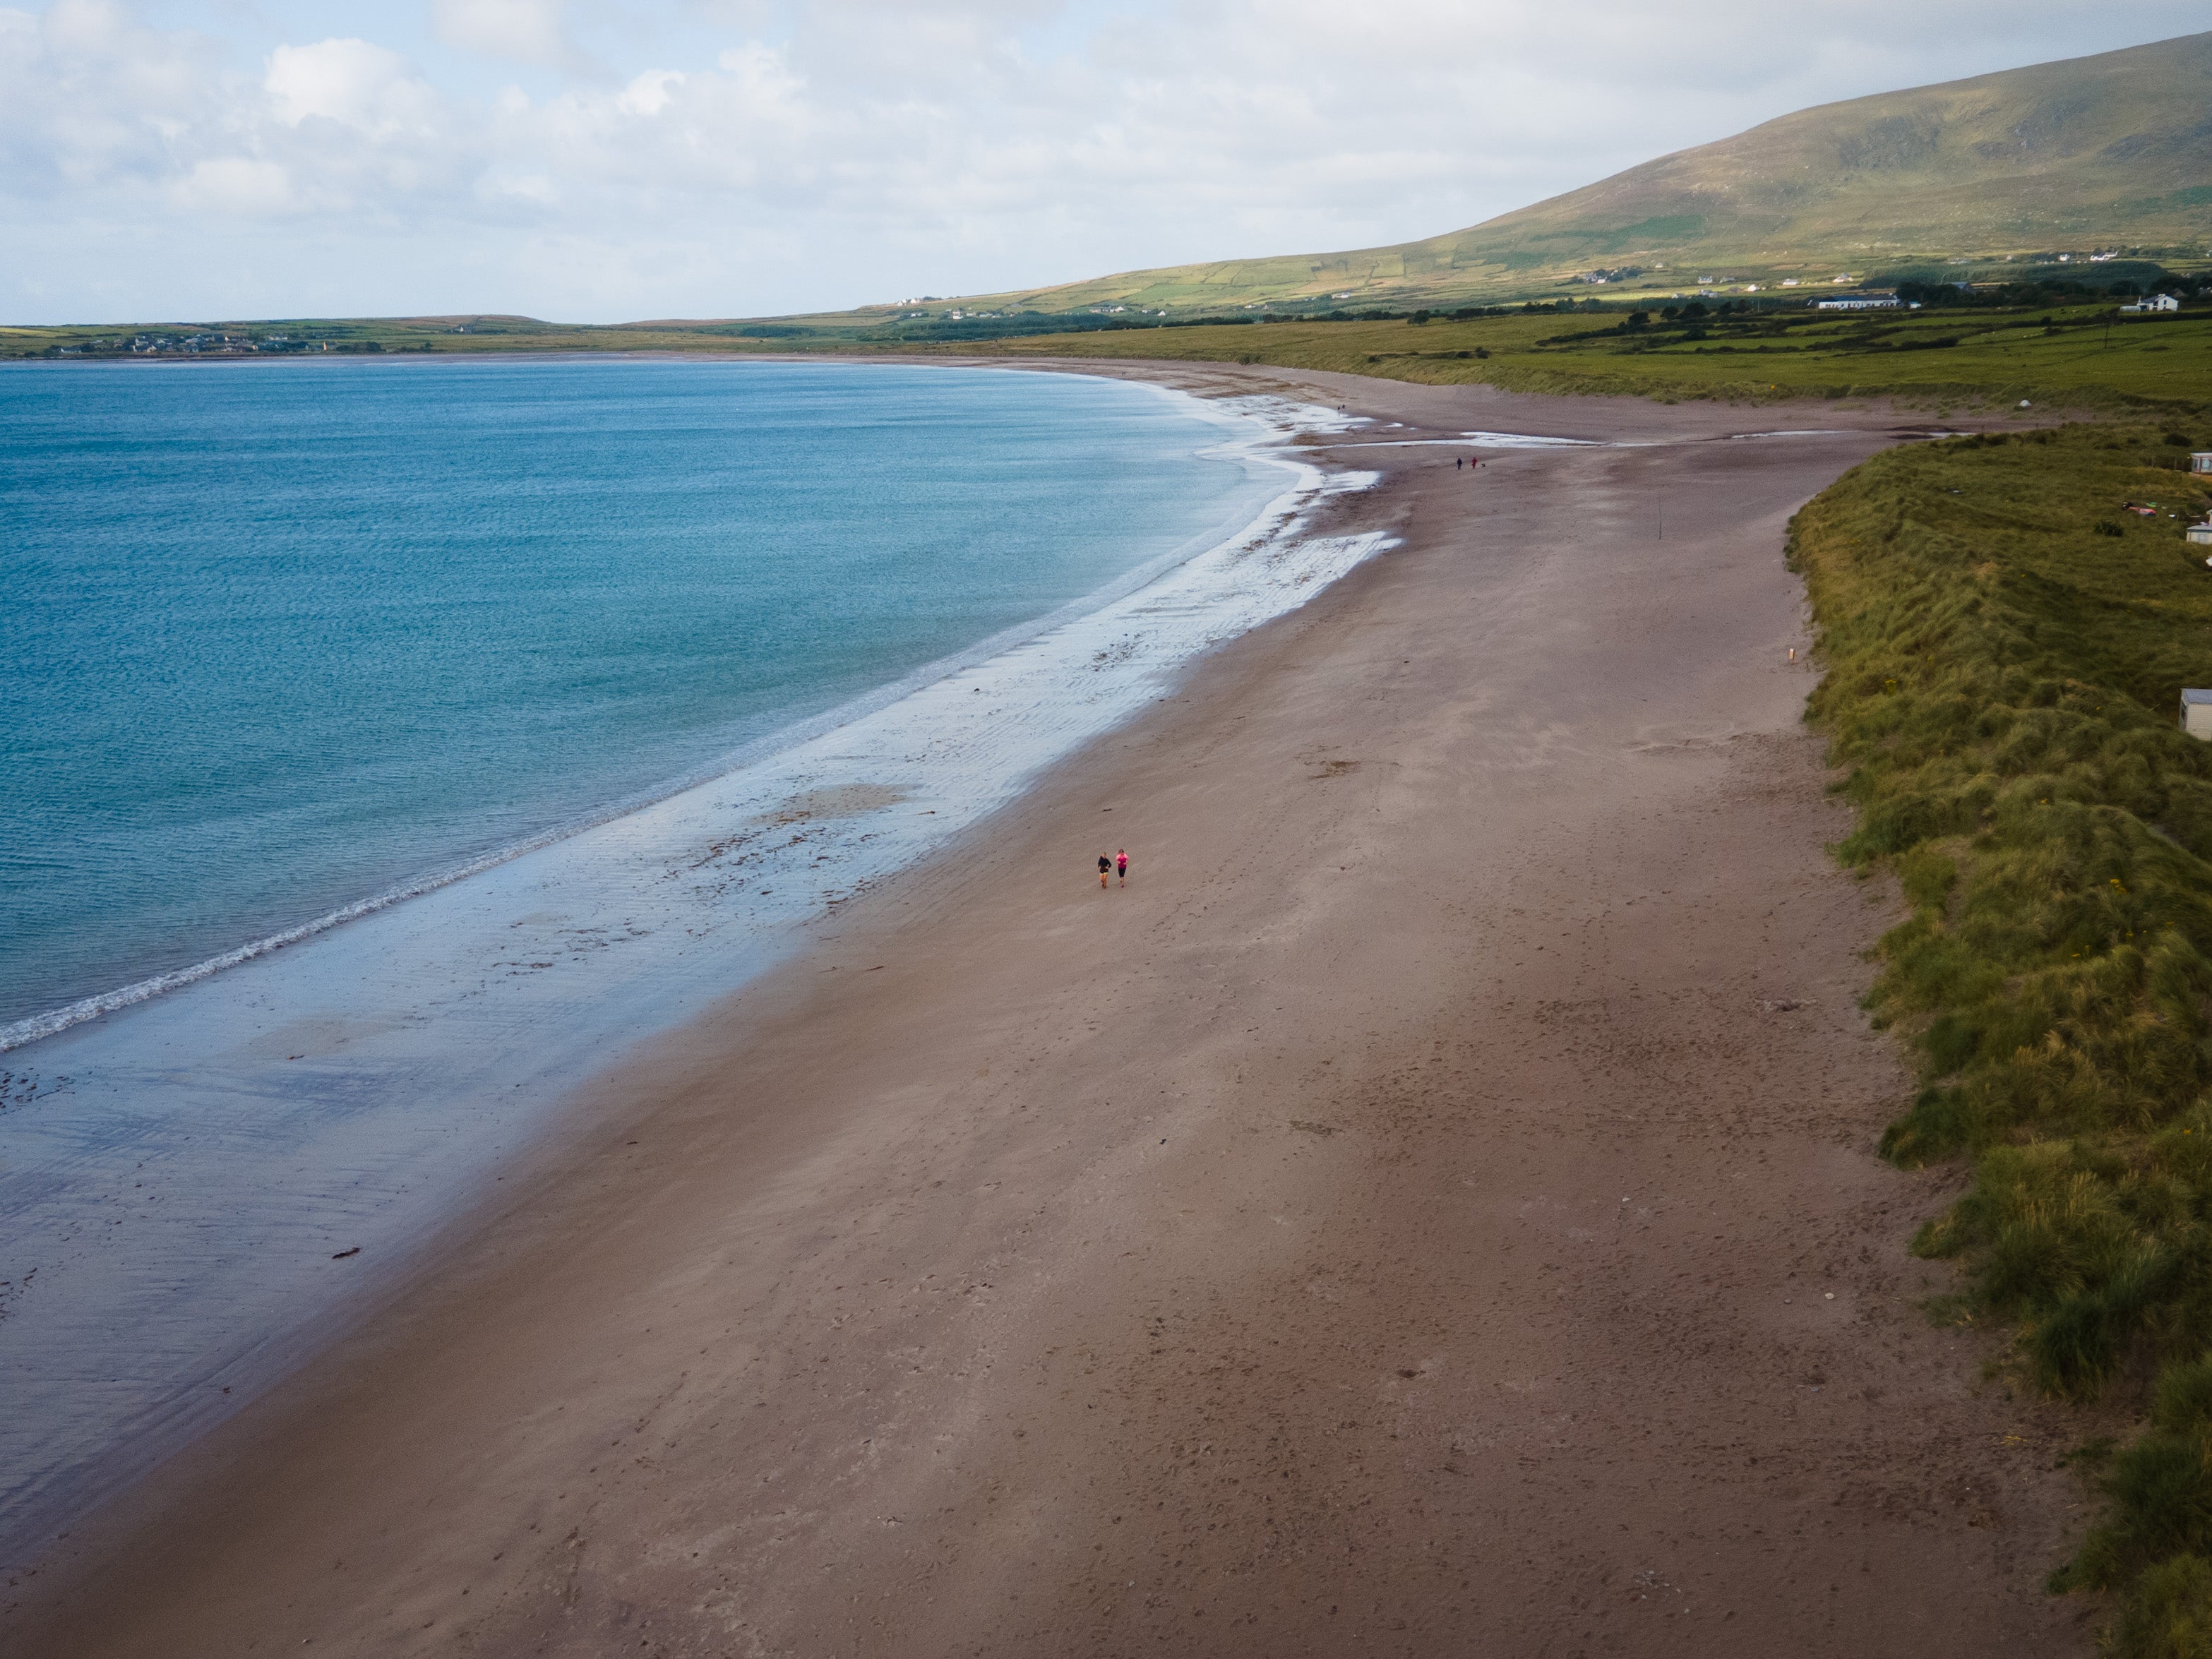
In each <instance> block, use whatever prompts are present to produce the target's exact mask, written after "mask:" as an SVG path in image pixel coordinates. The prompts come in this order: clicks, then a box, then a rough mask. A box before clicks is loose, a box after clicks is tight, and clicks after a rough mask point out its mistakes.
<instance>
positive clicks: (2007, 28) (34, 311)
mask: <svg viewBox="0 0 2212 1659" xmlns="http://www.w3.org/2000/svg"><path fill="white" fill-rule="evenodd" d="M2204 19H2205V14H2204V12H2203V6H2202V4H2201V0H2136V3H2133V4H2130V5H2126V6H2118V5H2113V6H2101V7H2091V6H2085V5H2083V4H2081V0H1911V3H1907V0H1857V3H1851V4H1845V5H1836V6H1802V7H1783V8H1779V9H1778V8H1777V7H1775V6H1774V5H1773V4H1772V3H1771V0H1757V3H1739V0H1675V3H1672V4H1667V5H1655V4H1653V3H1651V0H1579V3H1572V4H1568V3H1561V0H1132V3H1115V0H1105V3H1101V4H1091V5H1081V6H1076V5H1066V4H1060V3H1056V0H905V3H889V0H812V3H809V0H382V3H364V0H63V3H58V4H54V5H50V6H46V7H43V8H41V7H33V8H32V9H12V8H8V7H0V216H4V217H0V320H6V321H11V322H85V321H124V320H139V319H170V318H179V319H197V318H226V319H227V318H247V317H274V316H305V315H318V316H329V315H364V314H368V315H395V314H401V313H443V312H454V311H510V312H525V313H531V314H532V315H536V316H541V317H550V318H559V319H570V320H575V321H602V322H604V321H615V320H620V319H637V318H648V317H717V316H748V315H763V314H769V313H780V312H789V311H798V310H812V309H824V308H831V307H845V306H850V305H858V304H863V303H866V302H868V301H884V300H896V299H901V298H903V297H906V296H908V295H918V294H923V293H928V294H938V295H958V294H972V293H981V292H987V291H989V290H992V289H1006V288H1015V287H1024V286H1029V285H1032V284H1039V283H1051V282H1060V281H1068V280H1073V279H1076V278H1079V277H1084V276H1097V275H1100V274H1103V273H1104V272H1107V271H1112V270H1128V269H1133V268H1135V267H1139V266H1144V265H1154V264H1179V263H1182V262H1183V261H1187V260H1195V259H1212V258H1232V257H1236V256H1238V255H1244V254H1263V253H1278V252H1303V251H1309V250H1317V249H1328V248H1342V247H1357V246H1367V245H1371V244H1374V243H1378V242H1390V241H1398V240H1405V239H1407V238H1411V237H1415V236H1425V235H1430V234H1434V233H1436V232H1439V231H1444V230H1450V229H1455V228H1458V227H1460V226H1462V225H1468V224H1473V223H1474V222H1478V221H1480V220H1482V219H1485V218H1487V217H1488V216H1491V215H1492V214H1495V213H1499V212H1503V211H1504V210H1507V209H1509V208H1514V207H1518V206H1521V205H1522V204H1525V203H1528V202H1531V201H1535V200H1538V199H1541V197H1546V196H1550V195H1553V194H1556V193H1557V192H1559V191H1563V190H1568V189H1571V188H1572V187H1574V186H1575V185H1580V184H1585V183H1587V182H1589V180H1591V179H1597V178H1601V177H1603V176H1604V175H1605V174H1607V173H1612V172H1615V171H1617V170H1618V169H1620V168H1621V167H1626V166H1629V165H1632V163H1634V162H1636V161H1642V160H1644V159H1646V158H1647V157H1650V156H1651V155H1658V154H1661V153H1662V152H1664V151H1667V150H1670V149H1680V148H1682V147H1683V146H1685V145H1688V144H1694V143H1703V142H1705V140H1708V139H1712V138H1718V137H1724V136H1726V135H1727V134H1729V133H1731V132H1735V131H1740V130H1741V129H1742V128H1745V127H1747V126H1751V125H1755V124H1756V123H1758V122H1759V121H1762V120H1765V119H1767V118H1770V117H1772V116H1776V115H1780V114H1784V113H1786V112H1789V111H1790V110H1794V109H1798V108H1802V107H1803V106H1806V105H1808V104H1814V103H1821V102H1826V101H1827V100H1832V99H1837V98H1848V97H1853V96H1856V95H1857V94H1863V93H1869V92H1881V91H1886V90H1889V89H1891V88H1898V87H1905V86H1914V85H1919V84H1923V83H1925V82H1932V81H1942V80H1949V79H1954V78H1955V77H1958V76H1966V75H1973V74H1979V73H1982V72H1984V71H1986V70H1996V69H2008V68H2014V67H2016V66H2018V65H2021V64H2032V63H2039V62H2043V61H2045V60H2047V59H2050V58H2067V57H2074V56H2076V55H2079V54H2082V53H2087V52H2103V51H2108V50H2111V49H2112V48H2114V47H2118V46H2134V45H2137V44H2140V43H2141V42H2143V41H2147V40H2159V39H2162V38H2166V37H2167V36H2171V35H2175V34H2180V33H2187V32H2189V31H2190V30H2191V29H2193V28H2201V27H2203V26H2204Z"/></svg>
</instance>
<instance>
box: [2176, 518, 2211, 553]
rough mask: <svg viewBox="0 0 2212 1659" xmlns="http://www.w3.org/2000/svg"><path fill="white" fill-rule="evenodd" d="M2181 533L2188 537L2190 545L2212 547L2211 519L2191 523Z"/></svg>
mask: <svg viewBox="0 0 2212 1659" xmlns="http://www.w3.org/2000/svg"><path fill="white" fill-rule="evenodd" d="M2182 533H2183V534H2184V535H2185V536H2187V537H2188V538H2189V544H2190V545H2191V547H2212V520H2207V521H2206V522H2205V523H2203V524H2193V525H2191V526H2189V528H2188V529H2187V530H2185V532H2182Z"/></svg>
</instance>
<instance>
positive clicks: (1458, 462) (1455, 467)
mask: <svg viewBox="0 0 2212 1659" xmlns="http://www.w3.org/2000/svg"><path fill="white" fill-rule="evenodd" d="M1465 465H1467V457H1466V456H1464V455H1460V456H1456V457H1455V458H1454V459H1453V461H1452V471H1455V472H1456V471H1459V470H1460V468H1462V467H1463V466H1465Z"/></svg>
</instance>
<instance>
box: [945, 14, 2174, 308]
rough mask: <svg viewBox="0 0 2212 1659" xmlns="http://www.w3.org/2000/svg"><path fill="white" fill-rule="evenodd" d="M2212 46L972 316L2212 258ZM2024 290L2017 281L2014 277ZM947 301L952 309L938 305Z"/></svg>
mask: <svg viewBox="0 0 2212 1659" xmlns="http://www.w3.org/2000/svg"><path fill="white" fill-rule="evenodd" d="M2208 239H2212V33H2204V34H2194V35H2187V36H2184V37H2182V38H2180V39H2179V40H2165V41H2160V42H2157V43H2155V44H2153V45H2150V46H2132V47H2130V48H2128V49H2126V50H2125V51H2122V52H2105V53H2101V54H2100V55H2099V56H2096V57H2093V58H2069V59H2066V60H2064V61H2062V62H2059V63H2055V64H2037V65H2034V66H2033V67H2032V68H2028V69H2020V70H2004V71H2002V72H2001V73H1998V74H1995V75H1982V76H1975V77H1973V78H1972V79H1971V80H1966V81H1952V82H1946V83H1944V84H1942V85H1940V86H1932V87H1920V88H1914V89H1913V90H1911V91H1908V92H1892V93H1882V94H1877V95H1876V96H1874V97H1870V98H1855V99H1851V100H1848V101H1847V102H1844V103H1838V104H1825V105H1821V106H1818V107H1816V108H1813V109H1808V110H1802V111H1800V112H1797V113H1796V114H1794V115H1785V116H1784V117H1782V118H1780V119H1778V120H1774V121H1769V122H1766V123H1765V125H1761V126H1757V127H1753V128H1752V129H1751V130H1750V131H1748V132H1744V133H1740V134H1738V135H1737V136H1735V137H1733V138H1723V139H1722V140H1720V141H1719V142H1718V143H1711V144H1703V145H1699V147H1698V148H1696V149H1686V150H1680V151H1678V152H1676V153H1675V154H1674V155H1662V156H1661V157H1660V158H1659V159H1657V160H1656V161H1646V162H1644V163H1643V164H1642V165H1641V166H1638V167H1631V168H1629V169H1628V171H1626V173H1615V174H1614V175H1613V177H1612V178H1610V179H1601V180H1600V181H1599V182H1597V183H1596V184H1594V185H1585V186H1583V188H1582V189H1580V190H1576V191H1569V192H1567V194H1565V195H1564V196H1555V197H1553V198H1552V199H1551V200H1549V201H1546V202H1539V203H1537V204H1535V205H1534V206H1533V207H1526V208H1521V209H1518V210H1516V211H1514V212H1511V213H1507V214H1504V215H1501V216H1499V217H1498V218H1495V219H1492V220H1489V221H1487V222H1485V223H1482V224H1480V225H1475V226H1473V227H1471V228H1468V229H1466V230H1457V231H1452V232H1449V233H1448V234H1444V235H1441V236H1432V237H1430V238H1428V239H1427V240H1424V241H1418V242H1404V243H1401V244H1398V245H1397V246H1392V247H1376V248H1361V249H1357V250H1354V251H1352V252H1341V253H1318V254H1297V255H1285V256H1281V257H1278V258H1261V259H1238V260H1228V261H1224V262H1221V263H1218V264H1194V265H1179V266H1174V267H1170V268H1167V269H1163V270H1137V271H1127V272H1123V273H1121V274H1120V275H1118V276H1105V277H1099V278H1097V279H1094V280H1091V281H1088V282H1081V283H1068V284H1066V285H1064V286H1058V287H1053V288H1046V289H1032V290H1029V291H1026V292H1020V293H1010V294H1004V295H990V296H987V297H986V298H983V299H975V298H970V299H969V300H966V301H963V306H965V307H969V308H975V307H984V308H994V307H1014V308H1020V309H1028V310H1036V311H1046V312H1060V311H1073V310H1084V309H1089V308H1091V307H1101V306H1111V305H1124V306H1131V307H1158V308H1164V309H1167V310H1169V311H1170V312H1182V311H1188V310H1191V309H1194V308H1204V309H1208V310H1213V309H1218V308H1221V307H1229V306H1246V305H1254V304H1258V303H1261V302H1273V303H1275V304H1285V303H1294V304H1301V305H1310V304H1311V303H1313V302H1315V301H1326V300H1327V299H1328V297H1329V296H1330V295H1337V294H1350V295H1353V296H1354V297H1353V298H1352V299H1350V300H1347V301H1342V303H1344V304H1346V305H1347V306H1355V307H1356V306H1360V305H1391V306H1403V305H1406V304H1408V303H1420V304H1434V303H1438V302H1443V303H1461V304H1464V303H1470V302H1474V303H1480V302H1486V301H1497V300H1501V299H1505V298H1515V299H1518V298H1522V297H1525V296H1527V295H1532V294H1539V293H1542V292H1544V291H1546V290H1547V289H1548V290H1552V291H1557V289H1559V286H1560V285H1562V284H1571V285H1575V286H1577V287H1579V286H1580V283H1579V280H1578V279H1579V278H1580V277H1582V276H1583V275H1584V274H1585V273H1595V272H1600V271H1613V272H1621V271H1624V270H1626V271H1631V272H1634V273H1635V274H1634V275H1628V276H1614V277H1613V278H1611V279H1610V280H1609V281H1608V283H1607V286H1608V287H1612V286H1614V285H1615V284H1618V283H1622V282H1626V283H1629V284H1631V285H1632V286H1636V285H1640V286H1641V287H1643V288H1645V289H1665V288H1675V287H1681V286H1684V285H1686V284H1690V285H1693V284H1694V283H1696V281H1697V279H1698V278H1699V276H1716V277H1722V278H1732V279H1735V280H1736V281H1738V282H1761V283H1764V282H1768V281H1784V280H1787V279H1789V278H1790V277H1793V276H1794V277H1798V278H1801V279H1804V280H1824V279H1830V278H1832V277H1833V276H1836V275H1837V274H1838V273H1839V272H1844V271H1849V272H1850V273H1852V274H1853V275H1855V276H1864V275H1867V274H1869V273H1870V272H1877V271H1883V270H1897V269H1900V268H1912V267H1919V268H1928V267H1942V268H1944V269H1947V270H1951V269H1956V270H1958V271H1959V273H1960V274H1961V275H1966V274H1972V275H1977V276H1992V275H1996V274H1999V273H1997V272H1996V271H1992V270H1990V267H1992V266H2002V265H2005V264H2011V265H2014V266H2015V267H2016V266H2017V265H2019V264H2021V263H2023V262H2028V263H2033V262H2035V261H2036V260H2037V259H2038V258H2039V257H2044V256H2048V257H2051V258H2056V256H2057V255H2059V254H2062V253H2063V254H2066V255H2069V256H2070V258H2072V259H2076V260H2086V259H2087V257H2088V256H2089V255H2091V254H2092V253H2093V252H2109V251H2112V250H2114V249H2118V250H2122V251H2136V252H2141V253H2142V254H2143V255H2145V256H2147V257H2150V258H2164V259H2166V260H2168V261H2169V262H2179V263H2184V264H2191V263H2195V262H2197V261H2198V260H2201V259H2203V258H2204V257H2205V252H2206V248H2205V245H2206V243H2207V240H2208ZM2005 274H2010V273H2005ZM939 308H941V307H933V309H939Z"/></svg>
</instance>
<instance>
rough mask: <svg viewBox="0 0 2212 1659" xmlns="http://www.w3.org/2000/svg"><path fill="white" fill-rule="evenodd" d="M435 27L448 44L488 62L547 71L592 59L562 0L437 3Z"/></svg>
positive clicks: (453, 0) (435, 0)
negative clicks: (571, 26) (577, 36)
mask: <svg viewBox="0 0 2212 1659" xmlns="http://www.w3.org/2000/svg"><path fill="white" fill-rule="evenodd" d="M430 23H431V27H432V29H433V30H434V31H435V33H436V34H437V37H438V39H439V40H441V41H443V42H444V43H445V44H446V45H447V46H454V47H458V48H459V50H461V51H463V52H482V53H483V55H484V56H485V57H487V58H501V59H504V60H506V61H507V62H509V63H516V64H537V65H538V66H539V67H540V68H544V69H566V68H575V67H579V66H581V65H583V64H586V63H588V61H589V59H588V58H586V55H585V53H584V52H583V51H582V50H581V48H580V47H579V46H577V44H576V41H575V38H574V35H573V33H571V32H570V29H569V24H568V7H567V5H565V4H564V3H562V0H433V4H432V5H431V8H430Z"/></svg>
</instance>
